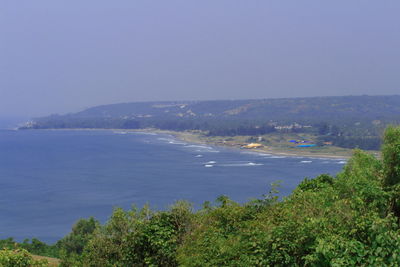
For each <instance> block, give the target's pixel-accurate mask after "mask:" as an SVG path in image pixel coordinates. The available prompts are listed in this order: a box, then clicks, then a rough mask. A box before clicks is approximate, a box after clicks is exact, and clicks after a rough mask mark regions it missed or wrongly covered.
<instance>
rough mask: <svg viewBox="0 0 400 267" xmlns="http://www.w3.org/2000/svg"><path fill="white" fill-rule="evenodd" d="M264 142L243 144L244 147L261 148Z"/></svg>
mask: <svg viewBox="0 0 400 267" xmlns="http://www.w3.org/2000/svg"><path fill="white" fill-rule="evenodd" d="M262 146H263V145H262V144H258V143H250V144H247V145H244V146H242V147H243V148H260V147H262Z"/></svg>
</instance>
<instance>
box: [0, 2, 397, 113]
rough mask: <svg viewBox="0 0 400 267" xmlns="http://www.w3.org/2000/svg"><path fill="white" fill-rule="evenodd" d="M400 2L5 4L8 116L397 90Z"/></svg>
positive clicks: (4, 108) (1, 49)
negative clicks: (122, 104)
mask: <svg viewBox="0 0 400 267" xmlns="http://www.w3.org/2000/svg"><path fill="white" fill-rule="evenodd" d="M399 14H400V1H398V0H394V1H391V0H385V1H373V0H371V1H368V0H360V1H357V0H342V1H340V0H334V1H322V0H315V1H308V0H301V1H299V0H293V1H289V0H288V1H285V0H276V1H272V0H260V1H257V0H243V1H239V0H225V1H224V0H198V1H191V0H181V1H175V0H159V1H151V0H142V1H139V0H116V1H110V0H79V1H78V0H35V1H32V0H18V1H16V0H0V117H5V116H11V115H18V116H39V115H47V114H48V113H65V112H72V111H78V110H80V109H83V108H85V107H89V106H94V105H98V104H108V103H116V102H130V101H148V100H202V99H239V98H270V97H291V96H323V95H350V94H353V95H361V94H398V93H400V73H399V71H400V15H399Z"/></svg>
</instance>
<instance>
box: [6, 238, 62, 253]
mask: <svg viewBox="0 0 400 267" xmlns="http://www.w3.org/2000/svg"><path fill="white" fill-rule="evenodd" d="M2 248H6V249H11V250H13V249H20V248H22V249H25V250H27V251H28V252H30V253H32V254H35V255H40V256H47V257H58V256H59V249H58V248H57V247H56V246H55V245H48V244H46V243H44V242H42V241H40V240H38V239H37V238H32V240H29V239H25V240H24V241H23V242H22V243H18V242H17V241H15V240H14V239H13V238H7V239H3V240H0V249H2Z"/></svg>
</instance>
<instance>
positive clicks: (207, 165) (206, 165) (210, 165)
mask: <svg viewBox="0 0 400 267" xmlns="http://www.w3.org/2000/svg"><path fill="white" fill-rule="evenodd" d="M204 167H206V168H211V167H214V165H212V164H205V165H204Z"/></svg>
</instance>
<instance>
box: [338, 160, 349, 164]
mask: <svg viewBox="0 0 400 267" xmlns="http://www.w3.org/2000/svg"><path fill="white" fill-rule="evenodd" d="M346 163H347V161H345V160H342V161H339V162H338V163H337V164H346Z"/></svg>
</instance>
